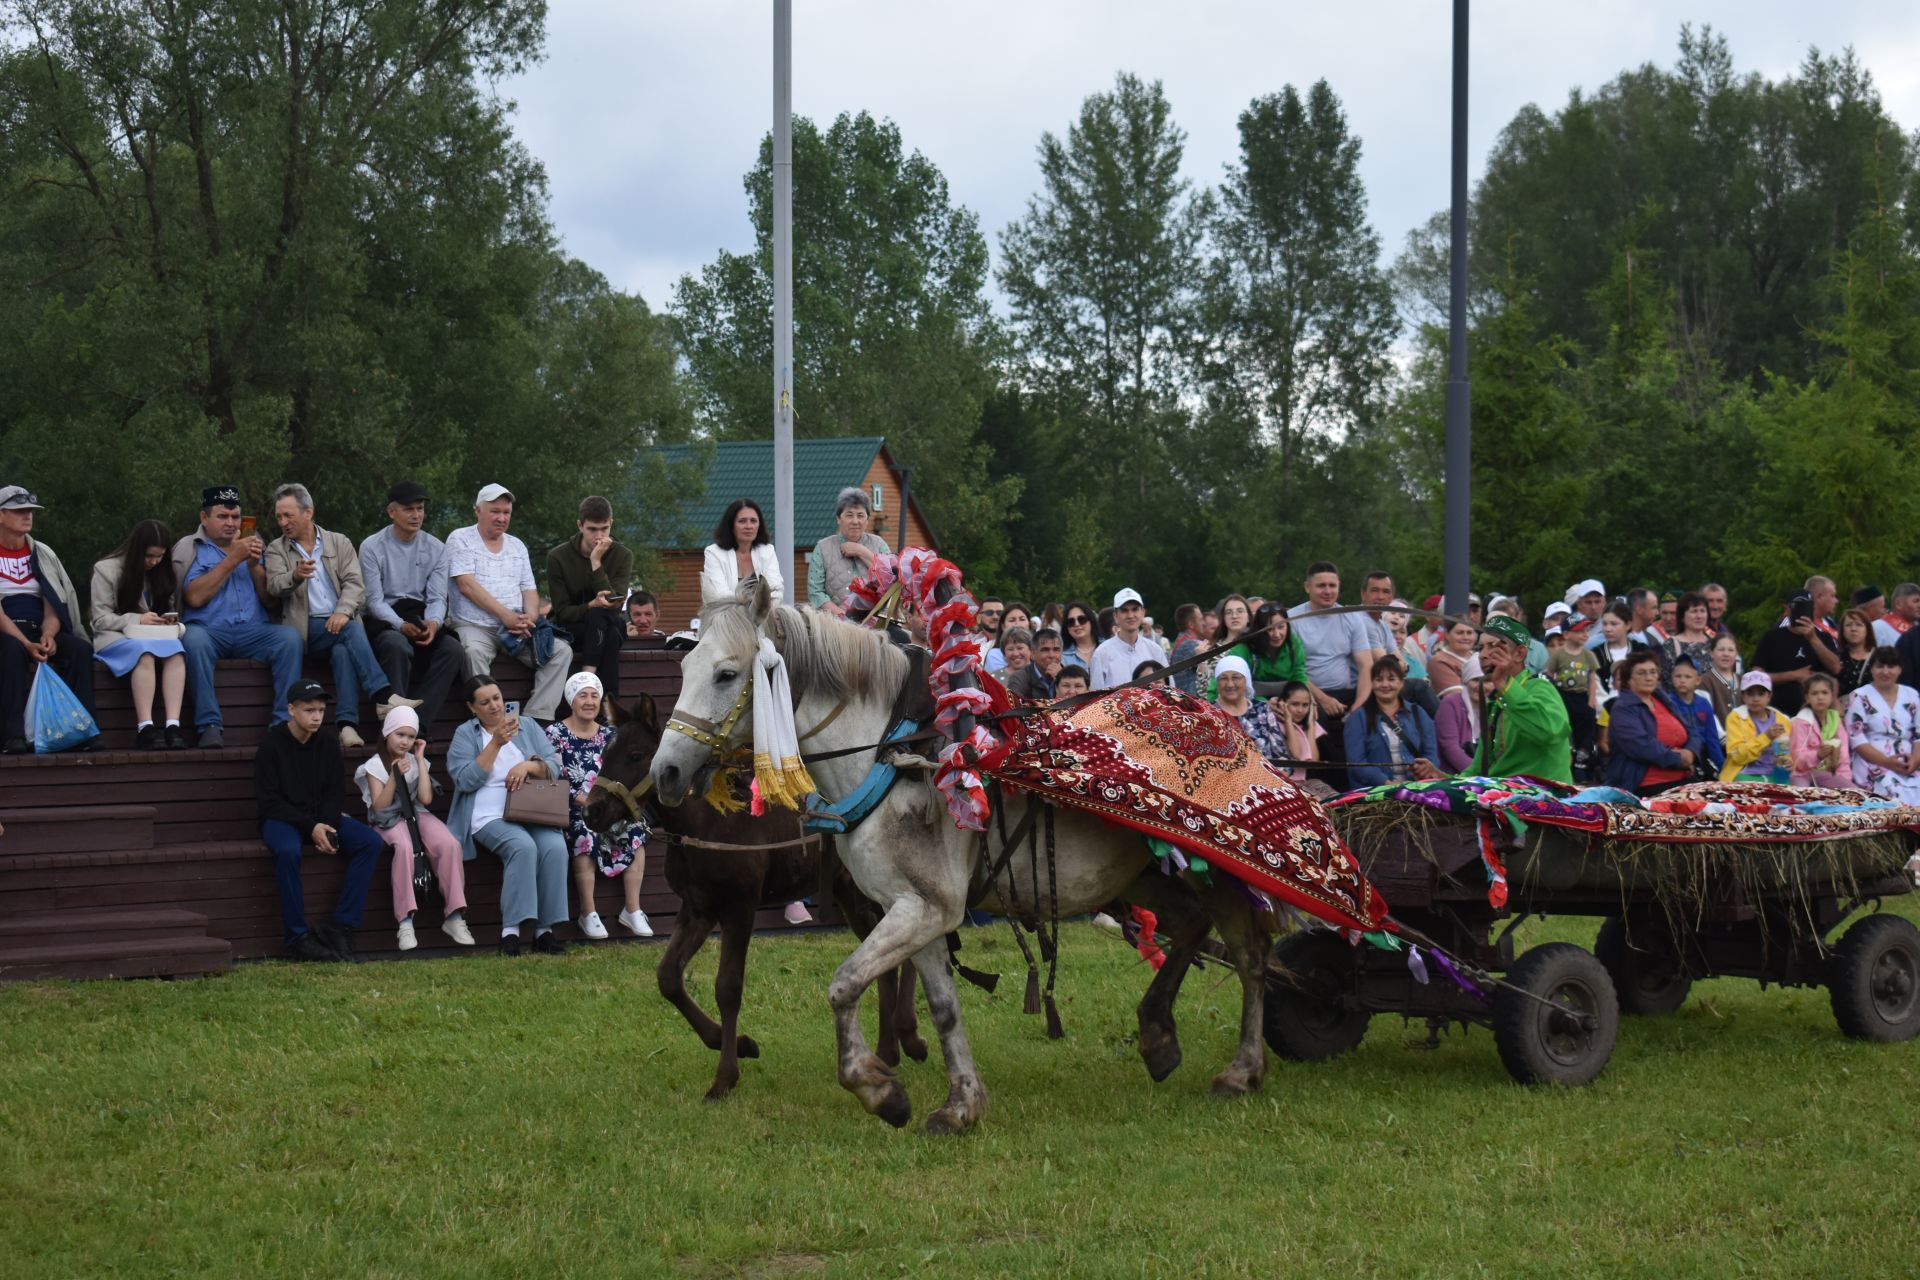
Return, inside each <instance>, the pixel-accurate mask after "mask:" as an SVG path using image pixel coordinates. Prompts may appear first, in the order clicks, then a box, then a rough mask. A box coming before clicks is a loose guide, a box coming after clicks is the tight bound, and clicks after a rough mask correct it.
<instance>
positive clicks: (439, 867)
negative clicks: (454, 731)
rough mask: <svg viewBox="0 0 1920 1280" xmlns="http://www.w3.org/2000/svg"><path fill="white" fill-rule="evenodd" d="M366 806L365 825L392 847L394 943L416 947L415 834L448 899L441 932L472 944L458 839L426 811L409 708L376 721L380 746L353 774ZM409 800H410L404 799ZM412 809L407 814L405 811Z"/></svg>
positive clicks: (423, 758)
mask: <svg viewBox="0 0 1920 1280" xmlns="http://www.w3.org/2000/svg"><path fill="white" fill-rule="evenodd" d="M353 781H354V785H356V786H358V787H359V788H360V798H361V799H362V800H364V801H365V802H366V805H367V825H368V826H370V827H372V828H373V829H374V830H375V831H378V832H379V833H380V838H381V839H382V840H384V841H386V842H387V844H388V845H389V846H391V847H392V849H393V915H394V919H396V920H398V921H399V922H400V929H399V934H398V941H397V943H396V945H397V946H398V947H399V948H400V950H402V951H411V950H413V949H414V948H415V947H417V946H419V945H420V939H419V937H418V936H417V935H416V934H415V933H414V929H413V917H414V916H415V914H417V912H418V910H419V903H418V902H417V900H416V899H415V898H414V893H413V859H414V852H415V850H414V844H413V840H414V832H415V831H416V830H417V831H418V832H419V835H420V839H421V841H422V842H423V843H424V844H425V845H426V849H425V852H426V855H427V861H428V862H429V863H431V864H432V866H433V878H434V879H435V880H438V881H439V882H440V893H441V896H443V897H444V898H445V899H446V902H447V914H446V918H445V919H443V920H442V921H441V922H440V932H442V933H444V934H446V935H447V936H448V937H449V938H452V939H453V940H454V942H456V943H458V944H459V945H460V946H463V947H470V946H472V945H473V931H472V930H471V929H469V928H468V927H467V868H466V864H465V863H464V862H462V861H461V858H460V842H459V841H458V840H457V839H455V838H454V835H453V832H451V831H449V830H448V829H447V824H446V823H444V822H442V821H440V819H438V818H436V817H434V816H433V815H432V814H431V813H429V812H428V811H427V810H428V809H429V808H430V807H431V806H432V804H433V778H432V776H431V775H430V774H429V773H428V771H427V742H426V739H424V738H422V737H421V736H420V716H419V714H418V713H417V712H415V711H414V709H413V708H412V707H395V708H393V710H391V711H389V712H387V718H386V720H385V721H383V722H382V723H381V725H380V749H379V751H378V752H376V753H375V754H373V755H371V756H368V757H367V759H366V761H365V763H363V764H362V765H361V766H360V767H359V768H358V769H357V770H355V771H354V775H353ZM409 801H411V802H412V803H411V804H409V803H408V802H409ZM408 809H412V813H408Z"/></svg>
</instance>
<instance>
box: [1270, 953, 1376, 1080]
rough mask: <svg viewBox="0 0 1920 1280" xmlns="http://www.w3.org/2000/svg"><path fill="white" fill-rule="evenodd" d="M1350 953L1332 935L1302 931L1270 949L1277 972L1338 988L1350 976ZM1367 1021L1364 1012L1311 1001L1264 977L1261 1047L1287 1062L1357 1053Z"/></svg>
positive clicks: (1277, 981) (1351, 960) (1323, 1060)
mask: <svg viewBox="0 0 1920 1280" xmlns="http://www.w3.org/2000/svg"><path fill="white" fill-rule="evenodd" d="M1353 950H1354V949H1353V948H1352V947H1351V946H1349V945H1348V944H1347V942H1346V941H1345V940H1344V939H1343V938H1341V937H1340V935H1338V934H1335V933H1328V932H1326V931H1325V930H1322V929H1303V930H1300V931H1299V932H1296V933H1290V934H1288V935H1286V936H1285V937H1283V938H1281V939H1280V941H1278V942H1277V943H1275V944H1274V947H1273V958H1274V960H1275V961H1277V962H1278V963H1279V964H1280V965H1281V966H1282V967H1284V968H1287V969H1290V970H1292V971H1294V972H1295V973H1299V974H1301V975H1303V976H1307V975H1312V976H1317V977H1321V978H1324V980H1325V981H1328V982H1332V983H1337V984H1339V985H1342V986H1344V985H1345V984H1346V979H1347V977H1348V975H1349V974H1351V973H1352V971H1353V968H1354V964H1355V960H1354V955H1353ZM1372 1020H1373V1015H1372V1014H1371V1013H1368V1012H1367V1011H1366V1010H1364V1009H1349V1008H1347V1007H1345V1006H1344V1005H1339V1004H1331V1003H1329V1002H1328V1001H1325V1000H1316V999H1314V998H1313V997H1311V996H1309V995H1308V994H1307V993H1306V992H1303V991H1301V990H1300V989H1299V988H1298V987H1295V986H1293V985H1291V984H1289V983H1287V982H1285V981H1283V980H1281V979H1279V978H1276V977H1275V976H1273V975H1272V974H1269V975H1268V976H1267V995H1266V1018H1265V1027H1264V1029H1263V1033H1262V1034H1263V1036H1264V1038H1265V1039H1266V1042H1267V1047H1268V1048H1269V1049H1272V1050H1273V1051H1274V1053H1275V1054H1276V1055H1278V1056H1279V1057H1282V1058H1285V1059H1286V1060H1287V1061H1289V1062H1325V1061H1327V1060H1328V1059H1330V1058H1337V1057H1339V1056H1340V1055H1341V1054H1343V1053H1348V1052H1351V1051H1352V1050H1353V1049H1355V1048H1356V1047H1358V1045H1359V1044H1360V1041H1361V1039H1362V1038H1363V1037H1364V1036H1365V1035H1366V1034H1367V1023H1369V1022H1371V1021H1372Z"/></svg>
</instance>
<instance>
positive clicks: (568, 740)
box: [547, 671, 653, 938]
mask: <svg viewBox="0 0 1920 1280" xmlns="http://www.w3.org/2000/svg"><path fill="white" fill-rule="evenodd" d="M604 696H605V694H604V692H603V690H602V688H601V684H600V677H598V676H596V675H594V674H593V672H591V671H582V672H581V673H580V674H578V675H576V676H574V677H573V678H572V679H571V680H568V681H567V688H566V697H567V718H566V719H565V720H555V721H554V722H553V723H552V724H550V725H548V726H547V740H548V741H549V742H551V743H553V749H554V751H556V752H557V753H558V754H559V756H560V776H561V777H562V778H564V779H566V783H567V852H568V853H570V854H571V855H572V857H573V886H574V891H575V892H576V893H578V894H579V896H580V915H579V917H578V918H577V919H576V920H575V921H574V923H575V924H577V925H579V926H580V932H581V933H584V934H586V935H587V936H588V937H589V938H604V937H606V936H607V926H606V925H604V924H602V923H600V913H599V912H598V911H595V910H594V909H593V890H594V885H595V883H596V876H608V877H612V876H620V877H622V879H621V886H620V887H621V889H622V890H623V892H624V894H625V896H626V909H625V910H624V911H622V912H621V913H620V923H621V924H622V925H624V926H626V928H627V930H628V932H630V933H633V934H635V935H637V936H639V937H642V938H651V937H652V936H653V925H652V924H651V923H650V922H649V921H648V920H647V913H646V912H644V911H642V910H641V909H640V881H641V879H642V878H643V877H644V876H645V875H646V874H647V846H646V840H645V838H644V837H643V836H642V835H641V834H640V833H639V832H637V831H632V830H629V831H627V832H626V833H625V834H623V835H621V836H619V837H618V838H616V837H614V836H611V835H607V834H605V833H604V832H599V831H594V830H592V829H590V828H589V827H588V826H587V817H586V813H587V800H588V798H589V796H590V794H591V793H592V791H593V784H594V781H595V780H596V779H597V778H599V776H600V753H601V752H602V751H604V750H605V749H606V746H607V743H608V742H610V741H612V740H613V729H612V727H611V726H608V725H604V724H601V723H600V701H601V699H602V698H603V697H604Z"/></svg>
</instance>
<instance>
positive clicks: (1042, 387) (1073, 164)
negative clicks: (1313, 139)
mask: <svg viewBox="0 0 1920 1280" xmlns="http://www.w3.org/2000/svg"><path fill="white" fill-rule="evenodd" d="M1185 146H1186V135H1185V133H1184V132H1182V131H1181V129H1180V128H1179V127H1178V126H1177V125H1175V124H1174V122H1173V111H1172V107H1171V106H1170V105H1169V104H1168V102H1167V99H1166V95H1165V93H1164V92H1163V91H1162V89H1161V86H1160V83H1159V82H1158V81H1153V82H1147V81H1143V80H1141V79H1140V78H1139V77H1138V76H1134V75H1130V74H1126V73H1122V74H1121V75H1119V76H1118V77H1116V79H1115V81H1114V87H1113V89H1112V91H1111V92H1107V93H1095V94H1091V95H1089V96H1088V97H1087V99H1086V100H1085V102H1084V103H1083V104H1082V105H1081V108H1080V114H1079V116H1078V118H1077V119H1076V120H1075V121H1074V123H1073V124H1072V125H1071V126H1070V127H1069V128H1068V130H1067V134H1066V136H1065V137H1064V138H1061V137H1059V136H1057V135H1055V134H1053V133H1046V134H1043V135H1042V136H1041V139H1040V180H1041V188H1040V191H1039V192H1038V193H1036V194H1035V195H1034V196H1033V197H1031V198H1030V199H1029V200H1028V202H1027V209H1026V212H1025V214H1023V215H1022V216H1021V217H1020V218H1019V219H1018V220H1017V221H1015V222H1014V223H1013V224H1012V225H1010V226H1009V227H1007V228H1006V230H1005V231H1003V232H1002V233H1001V237H1000V250H1001V261H1000V267H999V273H998V279H999V281H1000V287H1001V289H1002V290H1003V291H1004V292H1005V294H1006V297H1007V302H1008V306H1009V308H1010V309H1011V311H1012V329H1013V333H1014V336H1015V338H1016V340H1017V342H1018V350H1019V354H1020V357H1021V364H1020V365H1019V366H1018V368H1017V370H1016V373H1015V376H1016V377H1017V378H1018V379H1019V380H1020V381H1021V382H1022V383H1023V384H1024V385H1026V386H1029V387H1031V388H1033V389H1034V390H1037V391H1039V392H1042V393H1043V394H1045V395H1046V396H1047V398H1048V400H1049V402H1050V404H1051V405H1052V406H1053V408H1054V410H1055V411H1056V412H1057V413H1058V414H1059V415H1060V418H1061V420H1062V421H1063V422H1065V423H1066V424H1068V425H1069V426H1070V427H1071V429H1072V433H1073V437H1074V440H1073V450H1072V458H1071V465H1072V467H1073V474H1074V476H1075V477H1076V481H1077V483H1076V487H1075V492H1076V495H1077V496H1078V497H1080V498H1082V499H1084V502H1083V503H1082V504H1081V507H1080V508H1079V509H1083V510H1086V511H1090V512H1092V513H1094V517H1093V518H1094V519H1095V520H1097V522H1098V526H1097V527H1098V532H1099V536H1100V541H1102V542H1103V543H1104V544H1105V545H1106V546H1108V547H1110V548H1111V549H1112V551H1111V564H1110V566H1109V567H1110V571H1111V572H1112V573H1113V574H1114V575H1115V576H1117V577H1123V578H1126V579H1128V580H1129V581H1132V582H1134V583H1135V584H1136V585H1139V586H1141V587H1142V589H1145V586H1146V584H1147V583H1149V582H1151V581H1152V580H1153V579H1152V575H1156V574H1157V575H1161V576H1162V577H1165V578H1166V579H1168V580H1169V581H1177V580H1178V576H1179V570H1178V569H1177V568H1174V567H1172V566H1173V565H1178V564H1180V563H1181V562H1182V561H1183V560H1184V554H1183V552H1182V548H1181V546H1180V543H1181V542H1182V541H1183V540H1184V534H1183V532H1182V531H1181V529H1180V528H1179V512H1180V510H1181V503H1182V499H1181V496H1180V495H1178V494H1175V493H1172V492H1170V491H1169V490H1168V489H1166V488H1164V487H1162V486H1161V485H1159V484H1157V483H1156V482H1155V480H1156V478H1157V477H1158V476H1160V475H1161V474H1163V473H1164V471H1165V469H1166V466H1167V459H1168V455H1169V451H1170V447H1171V446H1174V445H1177V444H1178V442H1179V441H1180V440H1181V439H1182V438H1183V436H1184V431H1185V428H1186V425H1187V415H1186V413H1185V411H1184V409H1183V408H1182V406H1181V405H1180V403H1179V399H1178V396H1179V393H1180V391H1181V389H1182V386H1183V378H1182V370H1181V361H1180V353H1181V348H1182V344H1183V343H1184V342H1185V340H1186V335H1187V334H1188V332H1189V331H1190V329H1191V327H1192V323H1193V313H1194V306H1195V302H1196V299H1197V293H1198V286H1199V279H1200V255H1199V246H1200V240H1201V235H1202V232H1203V229H1204V225H1205V218H1206V213H1207V209H1208V207H1209V201H1208V199H1207V197H1206V196H1205V195H1204V194H1199V195H1196V194H1195V193H1194V192H1193V191H1192V190H1191V188H1190V186H1189V184H1188V183H1187V182H1186V180H1185V179H1183V178H1182V177H1181V176H1180V164H1181V160H1182V157H1183V155H1184V153H1185ZM1065 510H1066V508H1064V507H1062V508H1059V509H1057V510H1056V511H1055V512H1053V513H1052V514H1054V515H1056V516H1058V515H1062V514H1064V513H1065ZM1163 513H1164V515H1163ZM1170 554H1171V555H1172V556H1173V559H1172V561H1171V562H1169V559H1168V556H1169V555H1170ZM1057 567H1058V568H1061V569H1064V566H1057Z"/></svg>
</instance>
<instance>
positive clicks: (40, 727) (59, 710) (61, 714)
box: [26, 662, 100, 756]
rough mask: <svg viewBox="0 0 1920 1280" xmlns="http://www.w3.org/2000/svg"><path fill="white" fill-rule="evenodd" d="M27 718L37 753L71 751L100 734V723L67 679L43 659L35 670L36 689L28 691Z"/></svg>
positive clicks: (50, 753) (48, 753) (34, 683)
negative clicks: (95, 721) (61, 676)
mask: <svg viewBox="0 0 1920 1280" xmlns="http://www.w3.org/2000/svg"><path fill="white" fill-rule="evenodd" d="M26 720H27V723H26V728H27V732H28V733H29V734H31V735H32V737H33V750H34V754H36V755H43V756H45V755H52V754H53V753H54V752H56V751H68V750H71V749H72V748H74V747H77V746H79V745H80V744H81V743H83V742H85V741H87V740H88V739H89V738H94V737H97V736H99V733H100V726H99V725H97V724H95V723H94V722H93V717H92V716H91V715H88V714H87V709H86V707H85V706H83V705H82V704H81V702H80V699H79V698H78V697H76V696H74V692H73V690H72V689H69V688H68V687H67V682H66V681H65V680H62V679H61V678H60V676H59V674H58V673H57V672H55V671H54V669H53V668H52V667H50V666H48V665H47V664H46V663H44V662H43V663H41V664H40V667H39V670H37V671H35V672H34V673H33V688H32V689H30V690H29V691H28V692H27V717H26Z"/></svg>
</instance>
